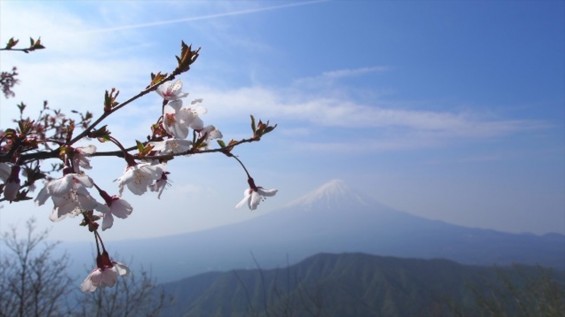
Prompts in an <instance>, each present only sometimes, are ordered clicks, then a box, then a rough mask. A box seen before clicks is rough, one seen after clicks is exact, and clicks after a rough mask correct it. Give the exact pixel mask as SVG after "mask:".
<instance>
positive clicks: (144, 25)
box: [81, 0, 328, 33]
mask: <svg viewBox="0 0 565 317" xmlns="http://www.w3.org/2000/svg"><path fill="white" fill-rule="evenodd" d="M322 2H328V0H317V1H305V2H297V3H286V4H282V5H277V6H270V7H262V8H252V9H243V10H236V11H229V12H222V13H215V14H207V15H201V16H195V17H187V18H180V19H171V20H162V21H154V22H146V23H138V24H130V25H121V26H115V27H108V28H99V29H96V30H90V31H83V32H81V33H107V32H116V31H124V30H132V29H142V28H149V27H155V26H163V25H170V24H178V23H186V22H194V21H202V20H211V19H218V18H223V17H229V16H239V15H247V14H253V13H260V12H266V11H274V10H281V9H287V8H291V7H298V6H305V5H312V4H317V3H322Z"/></svg>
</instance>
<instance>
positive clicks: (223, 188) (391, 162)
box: [0, 1, 565, 239]
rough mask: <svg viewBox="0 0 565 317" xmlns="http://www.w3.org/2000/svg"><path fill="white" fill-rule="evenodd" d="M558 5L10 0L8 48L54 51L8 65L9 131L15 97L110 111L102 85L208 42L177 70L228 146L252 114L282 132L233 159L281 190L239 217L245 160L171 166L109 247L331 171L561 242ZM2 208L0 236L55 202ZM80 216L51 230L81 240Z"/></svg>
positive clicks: (356, 183)
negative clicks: (33, 44)
mask: <svg viewBox="0 0 565 317" xmlns="http://www.w3.org/2000/svg"><path fill="white" fill-rule="evenodd" d="M563 12H565V4H564V3H563V2H560V1H531V2H530V1H519V2H512V1H483V2H480V1H473V2H471V1H451V2H447V1H418V2H412V1H401V2H394V1H312V2H308V1H301V2H288V1H260V2H254V1H229V2H228V1H225V2H224V1H210V2H205V1H197V2H184V1H176V2H157V1H155V2H152V1H136V2H125V1H120V2H118V1H116V2H114V1H100V2H94V1H89V2H80V1H79V2H67V1H63V2H49V3H48V4H46V3H44V2H32V1H25V2H24V1H21V2H18V1H2V2H0V40H1V41H2V42H3V43H4V42H6V41H7V40H8V39H9V38H10V37H11V36H15V37H17V38H20V39H22V40H25V39H27V38H28V37H29V36H33V37H37V36H41V38H42V41H43V42H44V44H45V46H47V50H44V51H40V52H36V53H33V54H27V55H24V54H14V53H10V54H8V53H3V54H2V55H1V56H0V58H1V60H0V62H1V67H2V69H8V68H9V67H11V66H12V65H16V66H18V67H19V70H20V73H21V76H20V79H21V83H20V84H19V85H18V86H17V88H16V90H15V91H16V94H17V97H16V98H13V99H8V100H6V99H0V102H1V104H2V105H1V106H2V108H1V113H0V125H1V127H2V128H4V127H6V126H7V125H8V124H9V123H10V120H11V119H12V118H13V117H15V114H16V112H15V107H14V105H15V104H16V103H18V102H20V101H24V102H26V103H27V104H28V105H29V106H30V108H31V107H36V109H37V108H39V106H40V105H41V103H42V101H43V100H45V99H46V100H49V103H50V105H52V106H54V107H60V108H62V109H82V110H85V109H89V110H92V111H93V112H95V113H100V111H101V106H99V104H100V103H101V100H102V97H103V93H104V90H106V89H109V88H111V87H116V88H118V89H120V90H121V94H120V96H123V98H124V99H125V97H126V96H130V95H133V94H135V93H136V92H137V91H139V90H140V89H141V88H143V87H145V85H146V84H147V78H148V75H149V73H151V72H157V71H165V72H166V71H169V70H170V69H172V67H174V62H175V60H174V55H176V54H178V48H179V45H180V41H181V40H184V41H186V42H187V43H192V44H193V45H194V46H196V47H202V51H201V56H200V58H199V59H198V61H197V62H196V63H195V64H194V66H193V69H192V70H191V71H190V73H188V74H185V75H183V76H182V77H181V78H182V79H183V81H184V82H185V90H187V91H188V92H190V94H191V95H190V97H191V98H203V99H204V103H203V106H205V107H206V108H207V109H208V113H207V114H206V115H205V116H204V117H203V119H204V121H205V123H208V124H214V125H215V126H216V127H218V128H219V129H220V130H222V132H223V134H224V136H225V138H226V139H228V140H229V139H230V138H232V137H233V138H240V137H246V136H247V135H248V134H249V131H248V126H249V122H248V121H249V120H248V118H249V117H248V116H249V114H254V115H255V116H256V117H258V118H262V119H265V120H267V119H268V120H270V121H271V122H274V123H277V124H278V128H277V129H276V130H275V131H274V132H273V133H272V134H271V135H268V136H267V137H266V138H265V139H264V140H263V142H260V143H258V144H250V145H245V146H242V147H240V148H239V149H238V150H237V154H238V155H239V156H240V158H241V159H242V160H243V161H244V162H246V164H247V165H248V167H249V169H250V171H251V173H252V174H253V176H254V177H255V180H256V182H257V183H258V184H260V185H263V186H265V187H269V188H270V187H276V188H278V189H279V190H280V191H279V194H278V195H277V196H276V197H275V198H271V199H269V200H267V201H266V202H265V203H264V204H263V205H261V206H260V209H259V210H258V211H256V212H253V213H251V212H250V211H248V210H244V209H234V208H233V206H234V205H235V203H237V202H238V201H239V200H240V198H241V192H242V191H243V189H244V188H245V187H246V180H245V175H244V174H243V172H242V171H241V169H239V168H238V166H237V164H236V163H235V162H233V161H230V160H227V159H225V158H224V157H222V156H220V155H207V156H198V157H190V158H186V159H177V160H175V161H173V162H171V164H170V168H169V169H170V171H171V172H172V174H171V179H172V181H173V183H172V184H173V186H172V187H171V188H169V190H168V191H167V192H165V194H164V195H163V197H162V199H161V200H157V198H156V197H153V195H146V196H143V197H141V198H138V197H133V196H132V195H129V194H126V196H125V197H126V199H128V200H130V201H132V204H133V206H134V214H133V215H132V217H131V218H130V219H127V220H126V221H121V222H116V224H115V225H114V228H112V229H111V230H108V231H107V232H105V236H107V237H108V238H109V239H124V238H135V237H142V236H148V237H151V236H158V235H166V234H171V233H178V232H185V231H194V230H201V229H204V228H208V227H213V226H218V225H221V224H225V223H230V222H236V221H244V220H246V219H249V218H251V217H254V216H257V215H258V214H262V213H267V212H269V211H271V210H273V209H276V208H278V207H280V206H283V205H284V204H286V203H288V202H289V201H291V200H293V199H294V198H297V197H298V196H300V195H302V194H304V193H306V192H308V191H310V190H312V189H314V188H316V187H318V186H320V185H321V184H323V183H325V182H327V181H329V180H332V179H336V178H339V179H343V180H344V181H346V182H347V183H348V184H349V185H350V186H351V187H352V188H355V189H358V190H361V191H363V192H365V193H368V194H370V195H372V196H374V197H375V198H376V199H377V200H379V201H381V202H382V203H384V204H387V205H390V206H392V207H394V208H396V209H399V210H403V211H406V212H410V213H412V214H415V215H419V216H422V217H427V218H431V219H439V220H444V221H447V222H450V223H455V224H460V225H465V226H472V227H481V228H491V229H496V230H502V231H509V232H532V233H537V234H542V233H547V232H560V233H565V88H564V87H565V59H564V58H563V56H564V55H563V54H564V53H565V40H564V39H565V19H564V17H563ZM159 103H160V100H159V98H158V96H156V95H151V96H148V97H147V98H144V99H143V100H141V101H139V102H137V103H136V104H133V105H132V106H131V107H130V108H129V109H128V110H127V111H125V112H124V113H122V114H118V115H116V117H115V118H112V119H111V120H110V121H109V122H108V123H109V127H110V129H111V130H112V132H113V135H115V136H118V137H120V138H121V139H123V140H126V141H129V142H133V140H135V139H142V138H143V137H144V136H145V135H146V134H147V131H148V129H149V128H148V127H149V124H150V123H152V122H154V121H155V118H156V116H157V115H158V111H159ZM98 162H100V163H98ZM94 163H95V164H97V165H98V167H96V168H95V170H94V171H93V172H92V173H91V174H92V176H93V177H94V178H95V181H97V182H98V183H101V184H103V185H104V186H105V188H107V190H108V191H110V192H112V191H116V184H115V183H113V182H112V180H113V179H115V178H116V177H118V176H119V175H120V174H121V173H122V171H123V168H124V165H123V163H122V162H121V161H118V160H108V159H99V160H96V161H95V162H94ZM128 195H129V196H128ZM3 207H4V208H2V209H0V229H2V230H6V229H7V228H9V226H11V225H13V224H20V223H23V221H25V219H26V218H27V217H29V216H30V215H35V216H37V218H38V219H40V220H41V221H44V222H42V223H43V224H44V225H45V226H48V225H49V223H48V220H47V216H48V214H49V212H50V208H49V207H48V206H45V207H41V208H35V207H33V205H32V204H25V203H24V204H18V205H6V204H5V205H4V206H3ZM78 222H79V220H78V219H66V220H64V221H63V222H61V223H58V224H57V225H55V226H53V229H52V234H53V236H54V237H56V238H59V239H76V238H77V237H78V239H82V238H81V237H80V234H81V233H82V232H81V228H78V226H77V224H78ZM82 235H84V239H90V235H88V234H86V233H83V234H82Z"/></svg>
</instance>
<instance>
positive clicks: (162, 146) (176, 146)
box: [149, 139, 192, 154]
mask: <svg viewBox="0 0 565 317" xmlns="http://www.w3.org/2000/svg"><path fill="white" fill-rule="evenodd" d="M149 144H151V145H153V150H155V151H157V152H160V153H163V154H166V153H172V154H178V153H183V152H186V151H188V150H190V148H191V147H192V142H191V141H188V140H180V139H167V140H164V141H160V142H149Z"/></svg>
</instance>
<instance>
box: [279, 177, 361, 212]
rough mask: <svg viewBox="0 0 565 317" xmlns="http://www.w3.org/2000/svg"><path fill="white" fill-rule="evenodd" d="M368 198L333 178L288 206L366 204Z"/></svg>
mask: <svg viewBox="0 0 565 317" xmlns="http://www.w3.org/2000/svg"><path fill="white" fill-rule="evenodd" d="M370 200H371V199H370V198H367V197H364V196H363V195H362V194H360V193H358V192H355V191H354V190H352V189H351V188H349V186H347V184H346V183H345V182H344V181H343V180H340V179H333V180H331V181H329V182H327V183H325V184H323V185H322V186H320V187H318V188H317V189H315V190H313V191H311V192H310V193H308V194H306V195H304V196H302V197H300V198H298V199H296V200H294V201H292V202H291V203H290V204H289V205H288V206H289V207H295V208H296V207H298V208H302V209H305V210H311V209H335V208H337V207H339V208H342V207H347V206H349V207H353V206H359V205H362V206H368V205H370Z"/></svg>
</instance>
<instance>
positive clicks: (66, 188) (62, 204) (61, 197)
mask: <svg viewBox="0 0 565 317" xmlns="http://www.w3.org/2000/svg"><path fill="white" fill-rule="evenodd" d="M92 186H94V184H93V182H92V179H91V178H90V177H88V176H87V175H84V174H77V173H68V174H66V175H64V176H63V177H61V178H59V179H55V180H51V181H48V182H47V183H46V184H45V186H44V187H43V189H41V191H40V192H39V193H38V195H37V197H36V198H35V202H36V203H37V204H38V205H39V206H41V205H43V204H44V203H45V202H46V201H47V199H49V198H51V200H52V201H53V212H52V213H51V216H50V217H49V219H51V221H59V220H61V219H63V218H65V217H66V216H67V215H71V216H74V215H77V214H79V213H80V212H81V211H84V210H94V209H96V210H100V209H101V206H102V205H101V204H100V203H99V202H97V201H96V200H95V199H94V198H93V197H92V196H91V195H90V193H89V192H88V190H87V188H91V187H92Z"/></svg>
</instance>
